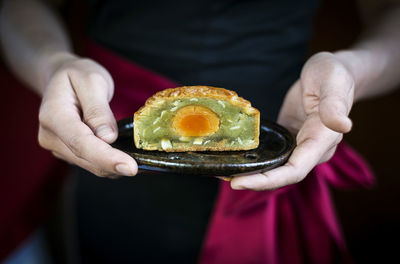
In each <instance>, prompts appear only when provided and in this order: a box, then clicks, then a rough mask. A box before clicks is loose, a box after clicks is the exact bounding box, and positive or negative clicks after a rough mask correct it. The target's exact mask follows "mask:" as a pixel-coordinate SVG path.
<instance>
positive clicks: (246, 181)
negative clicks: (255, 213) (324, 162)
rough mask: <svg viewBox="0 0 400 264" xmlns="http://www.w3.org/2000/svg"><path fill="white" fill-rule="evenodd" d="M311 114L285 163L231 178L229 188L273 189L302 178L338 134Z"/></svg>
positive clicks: (315, 115)
mask: <svg viewBox="0 0 400 264" xmlns="http://www.w3.org/2000/svg"><path fill="white" fill-rule="evenodd" d="M317 116H318V115H317V114H314V115H313V116H312V117H311V119H308V120H306V122H305V124H304V126H303V127H302V129H300V131H299V134H298V137H297V144H298V145H297V147H296V148H295V149H294V151H293V153H292V154H291V156H290V158H289V160H288V162H287V163H286V164H285V165H283V166H281V167H278V168H276V169H273V170H270V171H268V172H264V173H258V174H254V175H251V176H241V177H234V178H233V179H232V181H231V187H232V188H233V189H237V190H243V189H251V190H272V189H276V188H280V187H283V186H286V185H290V184H294V183H297V182H299V181H301V180H303V179H304V178H305V177H306V176H307V174H308V173H309V172H310V171H311V170H312V169H313V168H314V167H315V166H316V165H317V164H318V163H319V162H320V161H321V157H324V155H325V153H327V152H328V151H329V150H330V149H331V148H332V147H333V146H334V145H336V144H337V142H338V133H336V132H334V131H331V130H329V129H328V128H326V127H324V125H323V124H322V123H321V122H320V121H319V119H318V118H317Z"/></svg>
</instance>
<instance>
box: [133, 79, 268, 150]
mask: <svg viewBox="0 0 400 264" xmlns="http://www.w3.org/2000/svg"><path fill="white" fill-rule="evenodd" d="M259 127H260V112H259V111H258V110H257V109H255V108H254V107H252V106H251V104H250V102H249V101H247V100H245V99H243V98H241V97H239V96H238V95H237V94H236V93H235V92H233V91H229V90H226V89H223V88H216V87H209V86H183V87H178V88H171V89H166V90H163V91H160V92H158V93H156V94H154V95H153V96H152V97H150V98H149V99H148V100H147V101H146V103H145V105H144V106H143V107H141V108H140V109H139V110H138V111H137V112H136V113H135V115H134V142H135V146H136V147H137V148H140V149H145V150H159V151H170V152H173V151H176V152H183V151H228V150H249V149H254V148H256V147H257V146H258V144H259V133H260V128H259Z"/></svg>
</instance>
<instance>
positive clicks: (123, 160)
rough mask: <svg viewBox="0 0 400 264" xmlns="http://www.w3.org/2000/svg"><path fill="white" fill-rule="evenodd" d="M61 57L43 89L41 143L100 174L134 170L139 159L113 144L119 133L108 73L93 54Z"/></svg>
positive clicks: (59, 156)
mask: <svg viewBox="0 0 400 264" xmlns="http://www.w3.org/2000/svg"><path fill="white" fill-rule="evenodd" d="M59 58H61V59H59V60H58V61H60V62H58V63H57V64H56V65H57V67H55V69H56V70H55V71H54V72H53V73H52V74H51V76H50V77H49V79H48V82H47V85H46V89H45V90H44V93H43V99H42V104H41V107H40V112H39V123H40V127H39V136H38V139H39V144H40V145H41V146H42V147H43V148H45V149H48V150H50V151H51V152H52V153H53V155H54V156H56V157H57V158H60V159H63V160H65V161H67V162H69V163H72V164H75V165H78V166H80V167H82V168H84V169H86V170H88V171H90V172H92V173H94V174H95V175H97V176H101V177H111V178H112V177H115V175H124V176H133V175H135V174H136V173H137V170H138V168H137V164H136V162H135V160H134V159H133V158H132V157H130V156H129V155H127V154H126V153H124V152H122V151H120V150H117V149H114V148H112V147H111V146H110V145H109V143H112V142H114V141H115V140H116V138H117V135H118V128H117V124H116V121H115V118H114V115H113V113H112V112H111V109H110V106H109V101H110V100H111V98H112V96H113V93H114V84H113V80H112V78H111V76H110V74H109V73H108V72H107V70H106V69H105V68H104V67H102V66H101V65H99V64H98V63H96V62H95V61H93V60H90V59H82V58H78V57H76V56H73V55H71V54H60V55H59Z"/></svg>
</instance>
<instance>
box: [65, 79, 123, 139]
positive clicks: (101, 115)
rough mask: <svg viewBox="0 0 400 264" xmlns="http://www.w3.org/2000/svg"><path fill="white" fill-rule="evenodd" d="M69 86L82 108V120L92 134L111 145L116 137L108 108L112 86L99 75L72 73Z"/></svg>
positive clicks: (116, 129) (115, 127)
mask: <svg viewBox="0 0 400 264" xmlns="http://www.w3.org/2000/svg"><path fill="white" fill-rule="evenodd" d="M72 74H74V75H78V76H74V75H73V76H71V77H70V82H71V85H72V87H73V89H74V91H75V93H76V95H77V97H78V99H79V102H80V105H81V107H82V113H83V120H84V122H85V123H86V124H87V125H88V126H89V127H90V128H91V129H92V131H93V132H94V134H95V135H96V136H97V137H99V138H101V139H102V140H104V141H106V142H108V143H112V142H114V141H115V139H116V138H117V136H118V127H117V123H116V121H115V117H114V115H113V113H112V111H111V108H110V106H109V100H110V99H111V97H112V92H111V95H110V91H113V87H112V86H113V84H112V82H110V81H109V80H108V78H105V77H104V76H103V74H101V73H93V72H92V73H89V74H87V73H85V74H83V73H75V72H74V73H72Z"/></svg>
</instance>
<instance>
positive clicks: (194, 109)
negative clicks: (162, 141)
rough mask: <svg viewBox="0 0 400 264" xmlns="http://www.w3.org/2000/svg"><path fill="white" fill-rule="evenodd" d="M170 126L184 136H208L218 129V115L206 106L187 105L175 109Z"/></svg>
mask: <svg viewBox="0 0 400 264" xmlns="http://www.w3.org/2000/svg"><path fill="white" fill-rule="evenodd" d="M172 127H173V128H174V129H175V131H176V132H177V133H178V134H179V135H181V136H185V137H204V136H210V135H212V134H214V133H215V132H217V131H218V129H219V117H218V116H217V114H215V113H214V112H213V111H211V110H210V109H209V108H207V107H204V106H199V105H188V106H185V107H182V108H180V109H179V110H178V111H177V113H176V115H175V116H174V118H173V120H172Z"/></svg>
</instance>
